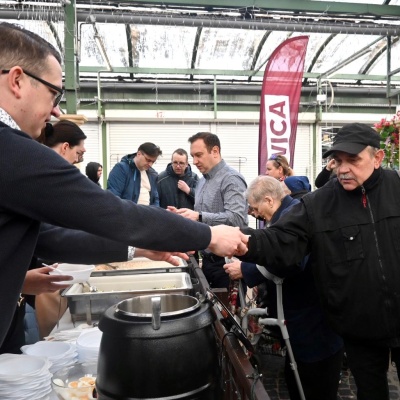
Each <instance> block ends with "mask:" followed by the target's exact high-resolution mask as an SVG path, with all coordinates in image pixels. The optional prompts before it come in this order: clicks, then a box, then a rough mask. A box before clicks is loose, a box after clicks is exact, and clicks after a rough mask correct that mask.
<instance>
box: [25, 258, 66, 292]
mask: <svg viewBox="0 0 400 400" xmlns="http://www.w3.org/2000/svg"><path fill="white" fill-rule="evenodd" d="M55 267H57V264H53V266H51V267H42V268H36V269H31V270H29V271H28V272H27V273H26V275H25V280H24V284H23V285H22V293H23V294H33V295H37V294H41V293H52V292H55V291H57V290H60V289H66V288H67V287H69V286H70V285H69V284H62V283H59V282H62V281H70V280H72V279H74V278H73V277H72V276H70V275H49V272H50V271H53V269H54V268H55Z"/></svg>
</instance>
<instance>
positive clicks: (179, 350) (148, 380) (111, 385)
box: [96, 294, 221, 400]
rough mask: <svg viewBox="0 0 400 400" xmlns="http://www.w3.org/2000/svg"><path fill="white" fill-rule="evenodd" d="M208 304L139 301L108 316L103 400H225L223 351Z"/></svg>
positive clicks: (101, 371)
mask: <svg viewBox="0 0 400 400" xmlns="http://www.w3.org/2000/svg"><path fill="white" fill-rule="evenodd" d="M210 307H211V305H210V303H209V302H208V301H203V302H201V301H199V300H198V299H196V298H194V297H191V296H186V295H170V294H165V295H157V296H138V297H134V298H131V299H128V300H124V301H122V302H120V303H118V304H117V305H116V306H113V307H110V308H109V309H108V310H107V311H106V312H105V313H104V315H103V316H102V318H101V320H100V323H99V328H100V330H101V331H102V332H103V336H102V341H101V344H100V352H99V363H98V373H97V380H96V387H97V391H98V395H99V398H100V399H103V400H109V399H152V400H154V399H202V400H212V399H215V400H219V399H220V398H221V397H220V393H219V375H220V373H219V370H220V368H219V363H218V349H217V344H216V339H215V335H214V331H213V321H214V317H213V314H212V313H211V309H210Z"/></svg>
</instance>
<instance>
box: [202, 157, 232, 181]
mask: <svg viewBox="0 0 400 400" xmlns="http://www.w3.org/2000/svg"><path fill="white" fill-rule="evenodd" d="M225 165H226V162H225V161H224V160H221V161H220V162H219V163H218V164H217V165H216V166H215V167H213V168H212V169H210V171H208V172H207V173H206V174H203V176H204V178H205V179H212V178H214V176H215V175H216V174H217V173H218V171H220V170H221V169H222V168H224V167H225Z"/></svg>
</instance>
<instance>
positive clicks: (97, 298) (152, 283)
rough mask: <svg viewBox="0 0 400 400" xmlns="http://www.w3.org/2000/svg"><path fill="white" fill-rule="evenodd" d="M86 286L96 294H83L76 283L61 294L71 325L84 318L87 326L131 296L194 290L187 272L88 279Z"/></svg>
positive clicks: (92, 277) (185, 292)
mask: <svg viewBox="0 0 400 400" xmlns="http://www.w3.org/2000/svg"><path fill="white" fill-rule="evenodd" d="M88 283H89V284H90V285H91V286H95V287H96V288H97V290H98V291H97V292H84V287H85V286H84V285H82V284H80V283H75V284H74V285H72V286H70V287H69V288H67V289H65V290H64V291H63V292H62V293H61V295H62V296H63V297H66V298H67V301H68V306H69V309H70V313H71V317H72V322H75V321H77V320H82V319H85V318H86V322H87V323H88V324H91V323H92V321H93V319H98V318H100V316H101V314H102V313H103V312H104V311H105V310H107V308H109V307H111V306H112V305H114V304H117V303H119V302H120V301H122V300H125V299H129V298H131V297H134V296H140V295H148V294H159V293H168V294H188V293H189V291H190V290H191V289H192V287H193V285H192V281H191V278H190V275H189V274H188V273H187V272H171V273H155V274H150V273H146V274H137V273H134V274H132V273H131V274H118V275H109V276H91V277H90V279H89V282H88Z"/></svg>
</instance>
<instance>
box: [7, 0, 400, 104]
mask: <svg viewBox="0 0 400 400" xmlns="http://www.w3.org/2000/svg"><path fill="white" fill-rule="evenodd" d="M0 20H8V21H10V22H15V23H19V24H22V25H24V26H25V27H27V28H28V29H30V30H33V31H35V32H36V33H39V34H40V35H41V36H43V37H45V38H46V39H47V40H49V41H50V42H51V43H52V44H54V45H55V46H56V47H57V48H58V49H59V50H60V51H61V52H62V54H63V55H64V60H65V63H64V71H65V87H66V89H67V95H66V103H67V107H68V108H69V109H71V110H72V112H73V111H74V110H73V109H74V103H75V104H76V103H77V98H79V97H82V96H79V94H78V91H79V90H80V89H84V88H85V87H87V88H88V90H89V91H90V90H92V89H95V86H91V82H92V85H93V84H97V85H99V80H100V79H101V81H102V83H101V84H102V85H103V82H106V83H107V84H108V85H109V86H108V87H110V85H112V87H113V88H114V89H115V90H117V91H121V92H122V91H123V90H125V89H129V87H130V85H136V86H135V87H136V88H138V87H140V86H137V85H144V86H143V87H146V86H145V85H146V84H150V85H153V87H154V82H156V84H157V90H158V89H160V90H162V86H163V84H169V85H172V84H174V85H180V86H179V87H182V88H184V87H185V85H189V87H191V88H193V87H194V86H196V85H209V89H210V90H211V87H214V88H218V89H220V88H223V87H224V86H228V85H229V88H230V91H234V92H235V91H236V92H239V91H243V93H246V91H251V90H252V88H257V90H259V87H260V84H261V81H262V76H263V72H264V67H265V65H266V63H267V61H268V58H269V56H270V55H271V53H272V52H273V51H274V49H275V48H276V47H277V46H278V45H279V44H280V43H282V42H283V41H284V40H285V39H287V38H289V37H294V36H298V35H308V36H309V37H310V41H309V46H308V50H307V57H306V62H305V70H304V81H303V88H304V89H306V88H309V90H310V91H315V93H317V92H318V91H319V90H321V87H322V86H323V85H325V89H326V90H329V87H331V88H332V89H333V88H334V87H335V88H339V89H340V88H345V89H346V90H350V89H352V90H353V91H354V93H358V92H357V90H360V89H361V90H363V91H366V92H368V91H374V90H378V91H379V92H380V93H382V91H384V93H385V97H386V98H387V99H391V98H393V99H394V100H393V101H394V102H397V103H398V101H397V100H396V99H397V98H398V93H399V91H400V43H399V34H400V0H391V1H390V0H386V1H383V0H360V1H357V0H353V2H342V1H335V2H332V1H311V0H284V1H282V0H281V1H277V0H272V1H266V0H263V1H261V0H258V1H257V0H252V1H251V0H243V1H237V0H215V1H212V0H197V1H185V0H175V1H167V2H160V1H154V0H142V1H141V0H125V1H116V0H108V1H104V0H102V1H100V0H3V1H2V2H1V3H0ZM96 82H97V83H96ZM85 85H86V86H85ZM210 85H211V86H210ZM183 90H184V89H183ZM254 90H255V89H254ZM75 107H76V106H75Z"/></svg>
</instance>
